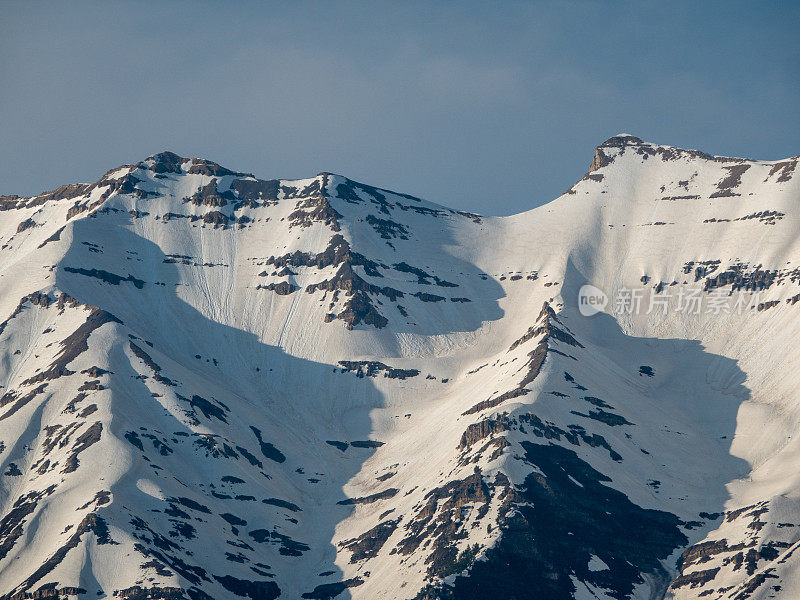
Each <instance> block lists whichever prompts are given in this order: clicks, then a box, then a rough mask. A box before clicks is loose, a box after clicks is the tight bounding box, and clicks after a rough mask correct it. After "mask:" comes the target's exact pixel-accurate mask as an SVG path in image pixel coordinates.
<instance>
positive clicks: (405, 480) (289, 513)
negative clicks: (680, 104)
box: [0, 135, 800, 600]
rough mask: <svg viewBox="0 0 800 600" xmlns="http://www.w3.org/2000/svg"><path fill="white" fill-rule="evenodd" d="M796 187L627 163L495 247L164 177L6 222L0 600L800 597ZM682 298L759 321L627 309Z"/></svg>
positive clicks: (438, 218)
mask: <svg viewBox="0 0 800 600" xmlns="http://www.w3.org/2000/svg"><path fill="white" fill-rule="evenodd" d="M797 162H798V158H797V157H795V158H791V159H786V160H783V161H775V162H763V161H751V160H742V159H732V158H721V157H712V156H709V155H706V154H703V153H701V152H697V151H690V150H680V149H676V148H671V147H666V146H658V145H654V144H648V143H645V142H642V141H641V140H639V139H637V138H634V137H632V136H627V135H621V136H617V137H614V138H611V139H610V140H608V141H607V142H605V143H604V144H602V145H601V146H600V147H599V148H598V149H597V150H596V153H595V157H594V161H593V163H592V165H591V168H590V171H589V173H588V174H587V175H586V176H585V177H584V178H583V179H581V180H580V181H579V182H578V183H576V184H575V185H574V186H573V187H572V188H571V189H570V190H568V191H567V192H566V193H565V194H564V195H563V196H561V197H560V198H558V199H556V200H554V201H553V202H551V203H549V204H546V205H544V206H542V207H539V208H537V209H534V210H532V211H530V212H527V213H523V214H519V215H515V216H512V217H505V218H495V217H482V216H479V215H475V214H471V213H465V212H459V211H453V210H450V209H447V208H444V207H442V206H439V205H436V204H432V203H430V202H427V201H424V200H420V199H418V198H414V197H412V196H408V195H403V194H397V193H394V192H389V191H387V190H383V189H380V188H375V187H371V186H368V185H364V184H361V183H357V182H355V181H352V180H350V179H347V178H345V177H341V176H338V175H333V174H329V173H323V174H320V175H318V176H316V177H313V178H310V179H304V180H296V181H286V180H261V179H257V178H255V177H253V176H252V175H249V174H245V173H238V172H234V171H230V170H228V169H226V168H224V167H221V166H220V165H217V164H215V163H212V162H209V161H206V160H199V159H184V158H181V157H178V156H176V155H174V154H172V153H168V152H165V153H162V154H158V155H156V156H154V157H151V158H148V159H147V160H145V161H143V162H141V163H139V164H138V165H128V166H123V167H120V168H117V169H114V170H112V171H109V172H108V173H107V174H106V175H104V176H103V177H102V178H101V179H100V180H99V181H98V182H97V183H94V184H72V185H67V186H64V187H61V188H59V189H57V190H54V191H52V192H47V193H45V194H42V195H40V196H36V197H32V198H21V197H16V196H2V197H0V245H2V249H0V320H2V322H1V323H0V386H1V387H2V389H0V395H1V396H2V398H0V462H1V463H2V465H1V470H0V598H4V599H8V598H14V599H21V598H47V597H57V596H70V597H73V598H80V599H90V598H91V599H93V598H113V597H119V598H129V599H136V600H138V599H145V598H149V599H170V600H173V599H186V598H188V599H191V600H198V599H209V598H214V599H224V598H236V597H243V598H251V599H253V600H259V599H272V598H282V599H297V598H311V599H318V600H325V599H330V598H337V599H345V598H353V599H370V600H371V599H398V600H401V599H402V600H412V599H417V600H421V599H426V600H433V599H459V600H460V599H476V600H477V599H497V600H510V599H512V598H513V599H516V600H521V599H537V600H539V599H547V600H551V599H553V600H561V599H572V598H575V599H581V600H586V599H595V598H596V599H627V598H630V599H632V598H636V599H660V598H664V597H666V598H681V599H684V598H707V599H717V598H728V599H735V600H744V599H746V598H752V599H754V600H755V599H762V598H797V597H800V570H799V569H798V564H800V562H799V561H800V554H798V555H797V556H795V554H794V553H795V550H796V549H797V548H798V545H800V497H798V496H799V494H800V469H798V468H797V465H798V464H800V437H798V436H797V435H796V431H797V430H798V425H800V398H798V395H797V391H796V390H797V382H798V376H797V373H798V372H800V355H798V353H797V352H795V350H794V344H795V340H796V339H798V335H800V319H799V318H798V316H799V315H800V305H797V304H796V303H797V301H798V300H800V236H799V235H798V234H800V176H798V169H797ZM531 185H532V190H533V189H535V182H533V183H532V184H531ZM586 283H591V284H593V285H594V286H596V287H597V288H599V289H600V290H603V291H604V292H605V293H606V294H607V295H608V298H609V303H608V304H607V306H606V307H605V309H604V311H603V312H601V313H600V314H596V315H594V316H589V317H586V316H582V315H581V314H580V313H579V311H578V290H579V288H580V287H581V286H582V285H584V284H586ZM692 286H694V287H696V288H699V289H700V292H699V294H700V296H701V297H702V298H703V299H705V301H707V302H708V303H711V301H712V297H713V298H714V299H716V301H718V300H719V299H721V298H724V297H728V298H741V297H744V299H745V301H746V304H745V306H744V309H743V310H741V308H742V307H741V306H740V307H739V310H730V311H717V312H708V311H706V310H705V305H703V309H702V310H699V311H687V310H672V309H670V310H667V311H666V312H664V311H659V310H654V311H647V310H645V309H646V308H647V306H646V305H647V302H648V299H649V298H650V297H651V294H655V295H656V296H659V295H660V296H661V297H667V296H674V295H675V294H677V291H678V290H679V289H684V288H687V287H692ZM629 289H638V290H640V291H641V292H642V294H643V298H644V300H643V306H642V310H640V311H638V312H637V311H632V312H630V313H627V312H624V313H618V312H617V311H616V310H615V308H616V306H615V298H617V297H618V296H619V295H620V293H621V292H623V291H625V290H629Z"/></svg>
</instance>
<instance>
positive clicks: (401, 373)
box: [339, 360, 419, 379]
mask: <svg viewBox="0 0 800 600" xmlns="http://www.w3.org/2000/svg"><path fill="white" fill-rule="evenodd" d="M339 364H340V365H341V367H342V371H344V372H348V373H355V374H356V377H377V376H378V374H379V373H383V376H384V377H388V378H389V379H408V378H409V377H416V376H417V375H419V371H418V370H417V369H394V368H392V367H390V366H388V365H385V364H383V363H382V362H378V361H374V360H340V361H339Z"/></svg>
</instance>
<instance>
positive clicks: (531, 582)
mask: <svg viewBox="0 0 800 600" xmlns="http://www.w3.org/2000/svg"><path fill="white" fill-rule="evenodd" d="M522 446H523V448H524V451H525V459H526V460H527V461H528V462H530V464H532V465H535V466H536V467H538V469H539V470H540V471H541V473H538V472H534V473H531V474H530V475H529V476H528V477H527V478H526V480H525V483H524V484H523V485H522V486H521V487H520V488H519V489H512V488H508V494H509V496H508V498H509V504H508V506H511V504H512V503H513V504H516V503H518V502H519V503H523V504H518V505H517V506H516V511H515V512H513V513H507V514H506V516H505V518H504V519H502V524H501V527H502V537H501V538H500V541H499V543H498V544H497V545H496V546H495V547H494V548H492V549H490V550H489V551H488V553H487V557H488V560H485V561H479V562H475V563H474V564H473V565H472V568H471V570H470V572H469V575H467V576H459V577H457V578H456V580H455V583H454V584H453V585H452V586H444V587H440V588H438V589H436V588H434V589H431V588H429V589H427V590H423V592H421V593H420V595H419V596H418V599H423V598H424V599H430V600H433V599H440V598H442V599H444V598H447V599H457V600H467V599H469V600H479V599H484V598H492V599H493V600H511V599H512V598H513V599H515V600H527V599H529V600H540V599H542V598H547V599H548V600H551V599H552V600H570V599H571V598H572V595H573V593H574V592H575V586H574V584H573V583H572V580H571V578H570V576H571V575H573V576H575V577H577V579H578V580H580V581H585V582H587V583H590V584H591V585H593V586H595V587H600V588H602V589H605V590H609V591H610V592H612V595H613V596H614V597H616V598H620V599H622V598H630V597H631V593H632V592H633V588H634V585H635V584H637V583H641V582H642V581H643V580H642V576H641V574H642V573H662V572H663V567H662V565H661V563H660V561H661V560H663V559H665V558H667V557H668V556H669V555H670V554H671V553H672V552H673V551H674V549H675V548H677V547H680V546H682V545H683V544H685V543H686V541H687V540H686V536H685V535H684V534H683V533H682V532H681V530H680V529H679V526H680V525H681V521H680V519H678V518H677V517H676V516H674V515H671V514H669V513H666V512H662V511H657V510H649V509H643V508H641V507H639V506H637V505H635V504H633V503H632V502H631V501H630V500H628V498H627V497H626V496H625V495H624V494H622V493H621V492H618V491H616V490H614V489H613V488H610V487H608V486H606V485H605V483H606V482H608V481H610V480H609V479H608V477H606V476H604V475H603V474H601V473H599V472H598V471H596V470H594V469H593V468H592V467H591V466H589V465H588V464H587V463H586V462H584V461H583V460H581V459H580V458H579V457H578V455H577V454H575V452H573V451H571V450H567V449H565V448H562V447H560V446H554V445H541V444H534V443H531V442H522ZM576 482H578V483H576ZM609 513H610V514H609ZM645 532H646V533H645ZM592 556H597V557H599V558H600V559H601V560H602V561H603V562H604V563H605V564H606V565H608V567H609V569H607V570H601V571H591V570H589V568H588V565H589V562H590V560H591V558H592Z"/></svg>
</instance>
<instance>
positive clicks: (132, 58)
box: [0, 1, 800, 214]
mask: <svg viewBox="0 0 800 600" xmlns="http://www.w3.org/2000/svg"><path fill="white" fill-rule="evenodd" d="M798 31H800V3H797V2H788V1H786V2H670V3H666V2H663V1H662V2H647V1H637V2H623V1H619V2H595V1H585V2H492V3H489V2H458V3H456V2H427V3H421V2H420V3H418V2H411V1H406V2H395V3H384V2H379V1H373V2H330V1H328V2H293V3H277V2H276V3H269V2H265V3H260V2H259V3H256V2H253V3H247V2H235V3H234V2H228V3H223V2H149V1H140V2H136V3H117V2H96V3H94V2H75V3H37V2H5V3H4V4H3V7H2V16H1V17H0V85H2V93H0V194H12V193H16V194H24V195H28V194H33V193H37V192H40V191H42V190H44V189H49V188H53V187H55V186H58V185H61V184H63V183H69V182H73V181H95V180H96V179H97V178H98V177H99V176H100V175H101V174H102V173H103V172H105V171H106V170H108V169H110V168H112V167H114V166H116V165H118V164H123V163H131V162H136V161H138V160H141V159H143V158H145V157H146V156H148V155H151V154H154V153H156V152H159V151H161V150H165V149H169V150H173V151H175V152H177V153H179V154H181V155H184V156H202V157H205V158H210V159H212V160H215V161H217V162H219V163H221V164H223V165H226V166H228V167H232V168H235V169H238V170H244V171H251V172H253V173H255V174H256V175H258V176H259V177H263V178H273V177H281V178H299V177H307V176H312V175H315V174H316V173H318V172H320V171H332V172H336V173H341V174H343V175H347V176H349V177H351V178H353V179H357V180H360V181H364V182H366V183H370V184H373V185H377V186H381V187H388V188H391V189H396V190H398V191H402V192H406V193H410V194H415V195H419V196H422V197H425V198H427V199H429V200H432V201H434V202H439V203H442V204H446V205H448V206H452V207H454V208H458V209H464V210H474V211H477V212H481V213H485V214H511V213H515V212H520V211H523V210H527V209H530V208H533V207H535V206H537V205H540V204H543V203H544V202H547V201H549V200H551V199H552V198H554V197H556V196H558V195H559V194H560V193H562V192H563V191H564V190H565V189H566V188H568V187H569V186H570V185H571V184H572V183H574V181H575V180H577V179H579V178H580V177H581V176H582V175H583V173H584V172H585V171H586V169H587V167H588V164H589V163H590V161H591V158H592V154H593V149H594V147H595V146H597V145H598V144H600V143H602V142H603V140H605V139H606V138H608V137H610V136H612V135H614V134H616V133H619V132H628V133H632V134H634V135H637V136H638V137H641V138H643V139H646V140H648V141H654V142H659V143H663V144H670V145H676V146H682V147H691V148H700V149H702V150H704V151H706V152H710V153H714V154H725V155H733V156H746V157H751V158H759V159H766V160H772V159H778V158H783V157H786V156H792V155H796V154H798V153H800V116H798V113H799V112H800V111H798V107H800V34H798Z"/></svg>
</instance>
